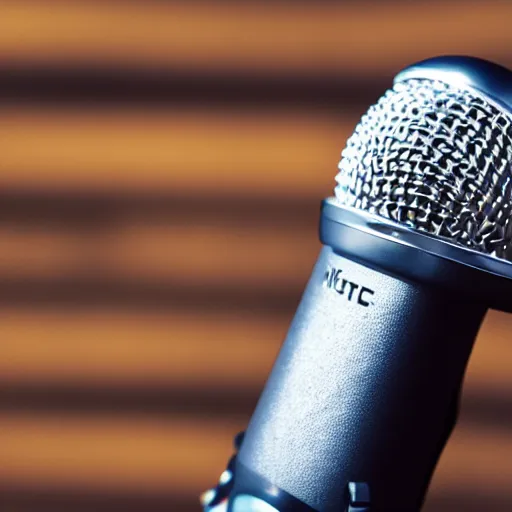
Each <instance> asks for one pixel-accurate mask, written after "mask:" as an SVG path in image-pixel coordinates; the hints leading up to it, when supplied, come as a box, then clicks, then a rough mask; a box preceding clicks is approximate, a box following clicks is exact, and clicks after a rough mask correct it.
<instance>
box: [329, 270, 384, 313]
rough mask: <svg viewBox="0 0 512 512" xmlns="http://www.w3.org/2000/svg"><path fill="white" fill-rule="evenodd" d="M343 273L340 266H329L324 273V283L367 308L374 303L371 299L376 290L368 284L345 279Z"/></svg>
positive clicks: (349, 299)
mask: <svg viewBox="0 0 512 512" xmlns="http://www.w3.org/2000/svg"><path fill="white" fill-rule="evenodd" d="M342 273H343V271H342V270H341V269H340V268H334V267H328V268H327V270H326V271H325V274H324V282H323V285H324V286H325V287H326V288H330V289H331V290H334V291H335V292H336V293H338V294H339V295H342V296H343V297H345V298H346V299H347V300H348V301H349V302H356V303H357V304H359V305H361V306H364V307H365V308H367V307H368V306H370V305H373V301H372V300H371V299H372V296H373V295H374V294H375V292H374V291H373V290H371V289H370V288H367V287H366V286H361V285H360V284H357V283H354V282H353V281H350V280H348V279H345V278H344V277H342Z"/></svg>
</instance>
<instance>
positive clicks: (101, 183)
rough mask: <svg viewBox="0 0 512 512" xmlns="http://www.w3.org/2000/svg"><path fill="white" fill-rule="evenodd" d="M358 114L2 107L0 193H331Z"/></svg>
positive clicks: (317, 194) (276, 195)
mask: <svg viewBox="0 0 512 512" xmlns="http://www.w3.org/2000/svg"><path fill="white" fill-rule="evenodd" d="M356 122H357V116H354V115H351V116H347V117H346V118H345V119H339V118H337V119H336V118H333V117H332V116H329V115H323V114H321V113H320V114H318V113H316V114H315V113H314V112H313V113H295V114H294V113H290V112H287V113H285V114H279V112H276V111H275V110H267V111H258V112H255V111H253V112H243V113H242V112H239V113H237V112H225V111H220V110H219V111H216V112H200V111H196V112H194V111H190V110H187V111H167V112H166V111H163V112H161V113H156V114H155V113H151V114H150V113H147V112H144V111H123V110H116V111H106V112H104V111H102V110H94V109H92V110H88V111H86V110H74V111H71V110H61V111H59V110H52V109H41V110H34V109H31V110H25V111H23V110H22V109H19V108H18V109H8V108H5V109H0V150H1V153H2V158H1V159H0V186H2V187H14V188H23V187H25V188H30V189H36V190H40V189H48V190H66V189H67V188H80V187H82V188H88V189H95V190H101V191H102V192H106V191H127V190H128V191H130V190H131V191H138V192H141V193H142V192H144V191H145V192H148V191H149V192H151V191H153V192H155V191H156V192H159V191H160V192H161V191H162V189H164V190H172V191H173V192H175V193H176V194H185V193H186V194H194V195H197V194H207V193H211V194H216V193H217V194H221V195H222V196H223V197H225V196H226V195H227V194H230V193H232V194H251V193H252V194H258V193H259V194H268V195H271V196H274V197H279V196H281V195H282V194H290V195H292V196H293V195H302V196H304V195H310V196H312V195H313V194H315V195H316V197H318V198H321V197H322V196H324V195H327V194H330V193H331V191H332V188H333V184H334V175H335V173H336V165H337V162H338V160H339V154H340V152H341V149H342V145H343V144H344V143H345V140H346V138H347V136H348V135H350V133H351V132H352V130H353V128H354V127H355V124H356Z"/></svg>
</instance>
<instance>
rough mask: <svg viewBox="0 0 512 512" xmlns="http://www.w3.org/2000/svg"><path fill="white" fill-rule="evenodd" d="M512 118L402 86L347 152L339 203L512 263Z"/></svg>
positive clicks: (415, 83)
mask: <svg viewBox="0 0 512 512" xmlns="http://www.w3.org/2000/svg"><path fill="white" fill-rule="evenodd" d="M511 164H512V118H511V117H510V116H509V114H507V113H506V112H505V111H502V110H501V109H499V108H497V107H496V106H494V105H493V104H491V103H490V102H488V101H486V100H485V99H484V97H483V96H482V97H480V96H479V95H478V94H476V93H474V92H471V91H468V90H463V89H458V88H455V87H453V86H450V85H446V84H445V83H443V82H439V81H435V80H427V79H410V80H407V81H404V82H399V83H396V84H395V85H394V87H393V88H392V89H391V90H389V91H387V92H386V93H385V94H384V96H382V97H381V98H380V100H379V101H378V102H377V104H376V105H374V106H372V107H370V109H369V110H368V112H367V113H366V114H365V115H364V116H363V117H362V119H361V121H360V123H359V124H358V125H357V127H356V129H355V131H354V133H353V135H352V136H351V137H350V138H349V140H348V142H347V146H346V148H345V149H344V151H343V152H342V159H341V162H340V164H339V171H340V172H339V174H338V175H337V176H336V181H337V186H336V189H335V195H336V198H337V200H338V201H339V202H340V203H342V204H344V205H348V206H353V207H355V208H358V209H361V210H366V211H368V212H370V213H373V214H376V215H380V216H382V217H386V218H388V219H391V220H394V221H397V222H400V223H402V224H406V225H407V226H409V227H412V228H414V229H417V230H419V231H422V232H426V233H429V234H432V235H437V236H439V237H442V238H444V239H447V240H448V241H450V242H452V243H456V244H459V245H463V246H465V247H469V248H471V249H474V250H477V251H480V252H483V253H486V254H490V255H494V256H497V257H500V258H505V259H508V260H512V243H511V239H512V222H511V212H512V169H511Z"/></svg>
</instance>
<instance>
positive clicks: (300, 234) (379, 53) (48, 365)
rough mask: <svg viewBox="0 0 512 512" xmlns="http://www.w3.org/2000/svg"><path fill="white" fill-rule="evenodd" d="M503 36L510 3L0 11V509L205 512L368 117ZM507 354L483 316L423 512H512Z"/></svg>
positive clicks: (503, 45)
mask: <svg viewBox="0 0 512 512" xmlns="http://www.w3.org/2000/svg"><path fill="white" fill-rule="evenodd" d="M511 17H512V3H510V2H507V1H500V0H488V1H486V2H473V1H468V0H466V1H462V0H445V1H429V0H419V1H416V2H408V1H406V0H395V1H378V0H358V1H355V0H352V1H348V0H346V1H344V2H335V1H329V0H317V1H313V0H309V1H308V0H296V1H294V2H292V1H288V0H272V1H271V0H247V1H245V2H236V1H229V0H224V1H213V0H212V1H207V0H203V1H200V0H188V1H185V0H182V1H171V0H160V1H158V0H149V1H144V2H143V1H138V2H137V1H129V0H127V1H121V0H101V1H100V0H97V1H86V0H68V1H56V0H55V1H50V0H33V1H30V0H17V1H12V2H9V1H3V0H0V340H1V341H0V347H1V350H0V503H1V510H2V511H7V512H36V511H37V512H43V511H52V512H63V511H94V512H103V511H113V510H122V511H127V512H131V511H152V512H158V511H171V510H172V511H178V512H189V511H194V510H199V505H198V501H197V497H198V495H199V493H200V492H201V491H202V490H204V489H206V488H207V487H208V486H210V485H211V484H214V483H215V482H216V480H217V478H218V475H219V474H220V472H221V471H222V469H223V467H224V465H225V464H226V462H227V460H228V458H229V456H230V455H231V451H232V448H231V439H232V437H233V435H234V434H235V433H236V432H237V431H238V430H241V429H243V428H244V427H245V425H246V423H247V421H248V419H249V417H250V414H251V412H252V409H253V407H254V405H255V402H256V399H257V397H258V394H259V392H260V390H261V388H262V386H263V384H264V381H265V378H266V376H267V373H268V371H269V370H270V367H271V365H272V362H273V359H274V357H275V355H276V353H277V351H278V349H279V346H280V343H281V341H282V339H283V337H284V335H285V333H286V330H287V327H288V325H289V322H290V320H291V318H292V316H293V313H294V311H295V308H296V305H297V303H298V301H299V299H300V296H301V293H302V290H303V288H304V285H305V283H306V281H307V279H308V278H309V275H310V271H311V267H312V265H313V263H314V262H315V259H316V256H317V253H318V250H319V248H320V245H319V242H318V239H317V233H316V229H317V222H318V212H319V203H320V200H321V199H322V198H323V197H325V196H328V195H330V194H331V192H332V189H333V184H334V181H333V177H334V175H335V173H336V165H337V162H338V160H339V154H340V151H341V149H342V147H343V145H344V143H345V140H346V138H347V137H348V136H349V135H350V133H351V132H352V130H353V128H354V126H355V124H356V122H357V120H358V118H359V116H360V115H361V114H362V113H363V112H364V110H365V109H366V108H367V107H368V106H369V105H370V104H371V103H372V102H374V101H375V100H376V99H377V98H378V97H379V96H380V95H381V94H382V92H383V91H384V90H385V89H386V88H387V87H389V85H390V83H391V79H392V77H393V75H394V74H396V73H397V72H398V71H399V70H400V69H401V68H402V67H404V66H406V65H408V64H410V63H412V62H414V61H417V60H419V59H423V58H427V57H430V56H433V55H437V54H446V53H457V54H460V53H463V54H472V55H475V56H479V57H484V58H489V59H493V60H497V61H498V62H500V63H502V64H505V65H507V64H508V65H512V53H511V51H510V45H511V44H512V32H511V31H510V26H509V24H510V19H511ZM511 333H512V317H511V316H506V315H504V314H499V313H496V312H491V313H489V314H488V316H487V318H486V321H485V324H484V326H483V328H482V331H481V334H480V337H479V340H478V343H477V346H476V349H475V351H474V356H473V358H472V360H471V365H470V369H469V374H468V377H467V382H466V388H465V395H464V400H463V407H462V415H461V421H460V423H459V426H458V429H457V432H456V434H455V435H454V436H453V438H452V440H451V442H450V444H449V447H448V448H447V450H446V451H445V454H444V456H443V459H442V461H441V463H440V466H439V468H438V471H437V473H436V477H435V479H434V482H433V485H432V489H431V493H430V495H429V499H428V503H427V506H426V510H427V511H429V512H433V511H438V512H444V511H446V512H448V511H450V512H453V511H454V510H464V511H479V512H481V511H482V510H512V490H511V486H510V482H511V481H512V344H511V343H509V341H510V340H509V338H510V337H511V336H510V335H511ZM432 378H433V379H434V378H435V375H433V376H432Z"/></svg>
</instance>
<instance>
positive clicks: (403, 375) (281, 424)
mask: <svg viewBox="0 0 512 512" xmlns="http://www.w3.org/2000/svg"><path fill="white" fill-rule="evenodd" d="M510 84H512V73H511V72H510V71H509V70H507V69H505V68H502V67H500V66H498V65H496V64H493V63H490V62H487V61H483V60H480V59H475V58H470V57H438V58H434V59H429V60H426V61H423V62H420V63H418V64H415V65H413V66H411V67H409V68H406V69H405V70H403V71H402V72H400V73H399V74H398V75H397V76H396V77H395V79H394V84H393V86H392V88H391V89H390V90H388V91H387V92H386V93H385V94H384V95H383V96H382V97H381V98H380V99H379V100H378V101H377V103H376V104H375V105H373V106H372V107H370V109H369V110H368V111H367V113H366V114H365V115H363V117H362V119H361V121H360V123H359V124H358V125H357V127H356V128H355V131H354V133H353V135H352V136H351V137H350V138H349V140H348V142H347V146H346V148H345V149H344V151H343V152H342V158H341V162H340V164H339V173H338V175H337V176H336V182H337V185H336V188H335V191H334V197H331V198H328V199H326V200H325V201H324V202H323V204H322V210H321V221H320V239H321V241H322V243H323V248H322V250H321V253H320V256H319V259H318V261H317V263H316V265H315V267H314V270H313V274H312V276H311V279H310V281H309V283H308V285H307V288H306V290H305V292H304V295H303V297H302V300H301V303H300V305H299V307H298V310H297V312H296V315H295V318H294V319H293V322H292V324H291V327H290V330H289V332H288V335H287V337H286V340H285V342H284V344H283V346H282V348H281V351H280V353H279V355H278V358H277V360H276V362H275V365H274V367H273V369H272V372H271V374H270V377H269V379H268V381H267V384H266V386H265V388H264V390H263V393H262V395H261V397H260V399H259V402H258V405H257V407H256V409H255V411H254V414H253V416H252V419H251V421H250V424H249V426H248V429H247V431H246V433H245V437H244V438H243V441H241V439H240V438H239V439H238V445H239V446H240V451H239V452H238V454H237V456H236V458H235V459H233V460H232V461H231V462H230V466H229V469H228V470H227V473H229V474H227V475H226V471H225V472H224V473H223V475H224V476H223V478H224V481H225V483H226V482H227V481H229V482H230V485H229V493H225V495H227V494H229V504H227V505H226V506H227V510H228V511H229V512H241V511H244V512H246V511H254V512H276V511H277V512H288V511H289V512H306V511H309V512H312V511H317V512H334V511H336V512H345V511H346V512H384V511H407V512H414V511H418V510H420V508H421V506H422V503H423V500H424V496H425V493H426V491H427V487H428V484H429V481H430V479H431V476H432V473H433V471H434V468H435V465H436V463H437V460H438V458H439V456H440V454H441V451H442V450H443V447H444V445H445V443H446V441H447V439H448V437H449V435H450V433H451V431H452V429H453V426H454V425H455V422H456V417H457V409H458V403H459V395H460V391H461V386H462V381H463V377H464V372H465V369H466V365H467V362H468V358H469V356H470V353H471V350H472V346H473V343H474V339H475V337H476V335H477V332H478V329H479V326H480V323H481V321H482V319H483V317H484V314H485V312H486V310H487V309H488V308H496V309H500V310H504V311H512V299H511V298H510V297H512V264H511V263H510V261H511V260H512V221H511V211H512V168H511V166H512V94H511V91H512V88H511V87H510ZM217 502H218V500H217ZM206 505H208V504H206ZM210 510H214V508H213V506H212V507H211V508H210ZM218 510H220V509H218Z"/></svg>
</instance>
